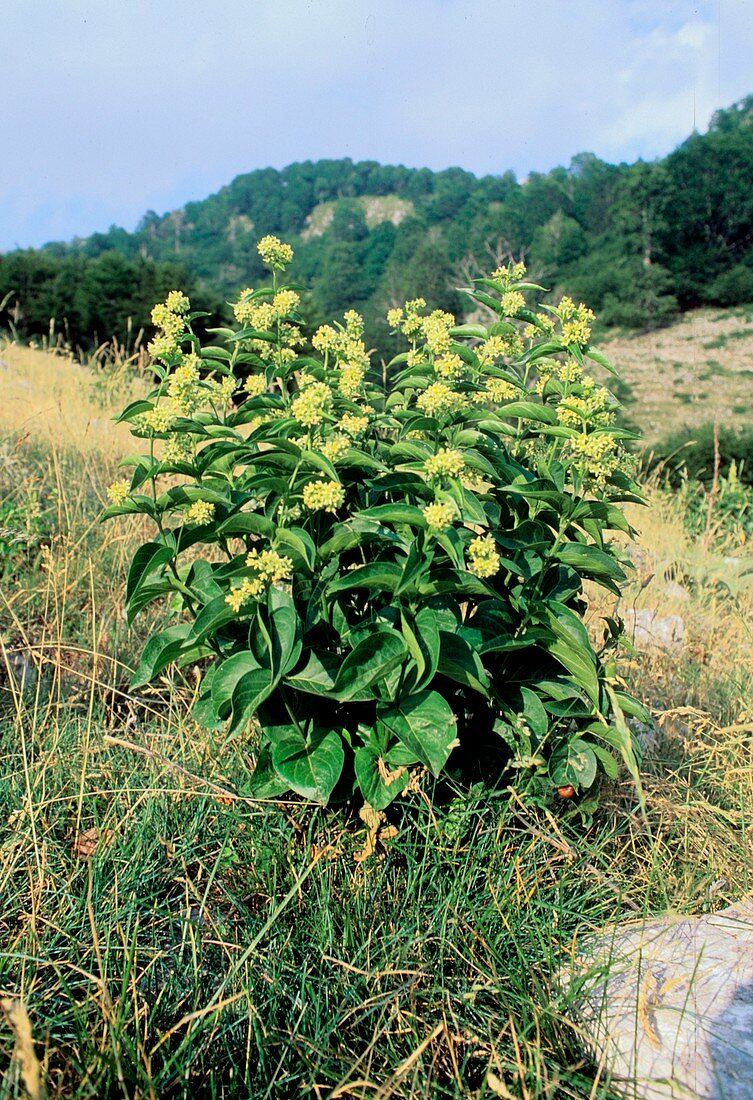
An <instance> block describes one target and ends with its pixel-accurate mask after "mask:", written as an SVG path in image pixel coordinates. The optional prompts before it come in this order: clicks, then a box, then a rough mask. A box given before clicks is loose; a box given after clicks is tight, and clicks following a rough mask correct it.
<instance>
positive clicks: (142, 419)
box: [134, 402, 176, 432]
mask: <svg viewBox="0 0 753 1100" xmlns="http://www.w3.org/2000/svg"><path fill="white" fill-rule="evenodd" d="M175 416H176V413H175V411H174V409H173V408H172V403H171V402H166V403H164V404H162V405H155V406H154V408H153V409H149V410H148V412H145V413H142V414H141V415H140V416H138V417H136V419H135V420H134V427H136V428H139V429H141V431H147V432H167V431H169V430H170V428H172V426H173V423H174V421H175Z"/></svg>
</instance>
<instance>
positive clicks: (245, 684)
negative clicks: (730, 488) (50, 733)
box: [106, 237, 639, 810]
mask: <svg viewBox="0 0 753 1100" xmlns="http://www.w3.org/2000/svg"><path fill="white" fill-rule="evenodd" d="M356 245H357V242H346V241H340V242H335V243H334V244H331V245H330V246H329V247H330V248H336V249H349V248H351V247H355V246H356ZM259 251H260V253H261V254H262V255H263V256H264V257H265V260H266V262H268V264H269V266H270V267H271V269H272V271H273V278H274V286H273V287H272V288H264V289H257V290H256V291H255V292H247V293H246V294H244V295H243V296H242V297H241V299H240V300H239V301H238V302H237V303H235V304H234V305H233V312H234V315H235V318H236V321H237V322H238V324H240V325H241V329H240V330H239V331H233V330H232V329H221V330H217V331H216V332H215V333H213V343H212V345H211V346H209V347H206V346H205V347H202V345H201V343H200V341H199V340H198V339H197V338H196V336H195V334H194V332H193V330H192V322H193V320H194V315H193V314H188V312H187V311H188V310H189V308H190V305H189V302H188V299H187V298H185V296H183V295H181V294H179V293H178V292H173V293H172V294H170V295H168V298H167V301H166V302H165V304H164V305H160V306H158V307H156V308H155V311H154V315H155V317H156V318H159V319H160V324H161V326H162V329H163V332H162V335H161V337H160V338H159V339H160V342H161V345H160V346H161V349H162V350H160V352H159V353H158V358H159V360H161V361H160V362H158V363H156V364H155V367H154V369H155V373H156V374H157V376H158V385H157V386H156V388H155V389H154V390H153V391H152V393H151V394H149V396H148V398H147V399H144V400H140V401H136V402H134V403H133V404H132V405H131V406H129V407H128V408H126V409H125V410H124V412H123V413H122V414H121V417H120V419H121V420H123V421H125V422H128V423H130V424H131V425H132V430H133V431H134V434H135V435H137V436H138V437H141V438H144V439H150V440H151V441H152V443H151V446H150V451H149V454H142V455H137V456H133V457H131V458H129V459H128V465H129V466H132V467H133V474H132V477H131V479H130V481H128V480H125V481H123V482H122V483H120V484H117V485H115V486H112V487H111V494H110V496H111V500H112V502H113V503H112V506H111V507H110V508H109V509H108V510H107V512H106V516H108V517H109V516H121V515H123V514H129V513H134V512H140V513H143V514H144V515H146V516H148V517H149V518H150V519H152V520H153V521H154V522H155V525H156V529H155V531H154V535H153V538H152V540H150V541H149V542H147V543H145V544H144V545H142V546H141V547H140V549H139V550H138V551H137V552H136V553H135V555H134V556H133V559H132V562H131V567H130V571H129V574H128V582H127V587H126V610H127V613H128V618H129V621H133V619H134V618H135V617H136V615H137V614H138V613H139V612H140V611H142V610H143V608H145V607H146V606H147V605H149V604H150V603H152V602H153V601H155V600H160V601H163V600H164V597H165V596H170V597H171V604H170V606H171V609H172V610H173V612H174V613H175V618H174V620H173V623H172V625H170V626H168V627H167V628H166V629H163V630H161V631H160V632H159V633H156V634H154V635H153V636H152V637H151V638H150V639H149V640H148V641H147V643H146V646H145V648H144V651H143V654H142V657H141V661H140V663H139V667H138V668H137V670H136V674H135V678H134V681H133V686H134V687H135V688H141V687H143V686H144V685H145V684H147V683H148V682H149V681H151V680H154V679H155V678H156V677H158V676H160V675H161V674H162V673H163V672H165V670H166V669H167V668H168V666H170V665H172V664H177V665H178V666H179V667H183V666H185V665H187V664H191V663H194V662H196V661H199V660H202V659H203V658H211V659H212V663H211V665H210V666H209V667H208V669H207V673H206V676H205V678H204V681H203V684H202V688H201V693H200V695H199V698H198V701H197V708H198V710H197V712H196V713H197V716H199V717H200V719H201V720H202V721H205V722H207V724H208V725H209V726H210V728H213V729H216V728H218V727H219V726H223V725H227V735H228V738H229V739H230V740H234V739H236V738H238V737H241V738H242V737H244V736H245V737H248V734H249V731H250V729H251V728H252V725H251V724H252V722H253V721H254V720H257V721H258V724H259V728H260V732H261V739H260V742H259V746H258V747H259V757H258V762H257V766H256V770H255V771H254V774H253V784H254V790H255V791H256V792H257V793H258V794H259V795H260V796H262V797H276V796H278V795H280V794H282V793H284V792H285V791H287V790H291V789H292V790H293V791H294V792H295V793H296V794H298V795H300V796H301V797H303V798H305V799H307V800H309V801H313V802H319V803H326V802H327V801H328V800H329V799H330V798H334V799H339V798H342V797H345V798H347V797H349V796H350V795H351V794H352V793H353V792H354V791H360V795H361V796H362V797H364V798H365V799H367V800H368V801H369V802H370V803H371V805H372V806H373V807H374V808H375V809H376V810H382V809H384V808H386V807H387V806H388V805H389V804H390V803H391V802H392V801H393V800H394V799H395V798H396V797H398V796H399V795H400V794H401V793H402V792H403V790H404V788H405V787H406V785H407V784H408V783H409V781H410V776H411V774H413V772H415V770H416V769H418V770H419V771H420V770H421V769H428V771H429V772H430V773H431V774H432V775H434V776H435V777H438V776H439V775H440V774H441V773H443V772H444V771H446V770H447V769H448V768H449V769H453V768H459V769H461V770H462V771H463V772H464V773H465V774H466V775H467V774H468V773H469V772H471V773H473V772H474V771H475V772H476V773H480V774H481V775H483V776H484V777H485V778H489V777H491V776H494V775H496V776H497V777H498V776H500V775H501V774H502V771H503V769H504V768H505V767H506V766H507V765H508V764H510V765H511V768H512V769H513V770H512V771H511V772H510V773H509V776H510V781H512V782H515V783H516V784H518V783H521V782H523V783H526V784H527V783H528V782H529V781H530V782H531V783H533V784H534V785H538V786H540V787H541V789H542V790H543V791H546V790H548V791H549V792H551V790H552V787H559V786H572V787H573V788H574V789H577V790H580V791H585V790H587V789H588V788H590V787H591V786H592V785H593V783H594V781H595V779H596V776H597V772H598V771H599V770H604V771H605V772H606V774H607V775H609V776H612V775H613V774H616V770H617V763H616V759H615V757H614V756H613V755H610V750H616V753H617V756H621V757H622V758H623V760H624V761H625V763H626V764H627V766H628V767H629V768H630V769H631V772H632V773H633V775H636V765H635V758H634V755H633V752H634V749H633V743H632V737H631V734H630V732H629V730H628V728H627V726H626V725H625V720H624V717H623V709H625V710H627V712H628V713H634V712H635V711H634V706H635V704H634V703H633V702H632V701H631V700H630V699H629V698H628V697H626V696H623V695H621V694H618V693H617V692H616V690H615V681H614V679H613V676H612V674H611V673H610V672H609V670H608V668H607V665H606V664H605V663H604V662H602V660H601V657H600V655H599V654H597V652H596V651H595V650H594V648H593V645H592V642H591V640H590V638H589V635H588V633H587V631H586V629H585V626H584V625H583V621H582V615H583V611H584V609H585V603H584V588H583V582H584V580H585V579H590V580H593V581H595V582H596V583H598V584H601V585H602V586H604V587H605V588H607V589H608V590H609V591H611V592H613V593H615V594H619V592H620V584H621V583H622V582H623V581H624V580H625V575H624V573H623V571H622V568H621V566H620V564H619V561H618V555H617V552H616V550H615V549H614V547H613V546H612V543H611V541H610V539H609V537H608V535H609V532H611V531H614V530H621V531H623V532H625V533H630V528H629V525H628V524H627V522H626V520H625V518H624V516H623V514H622V512H621V511H620V508H619V503H621V502H623V501H625V500H636V499H639V498H638V497H637V496H636V493H637V489H636V486H635V485H634V483H633V482H632V480H631V478H630V476H629V472H628V471H629V467H630V463H627V465H623V463H625V460H626V456H625V453H624V450H623V449H622V446H621V441H622V440H623V439H625V438H626V437H627V436H628V435H629V433H627V432H625V431H624V429H618V428H616V427H615V425H614V413H613V409H614V407H615V404H616V402H615V400H614V398H613V397H612V396H611V395H610V394H609V393H608V391H606V390H605V389H604V388H603V387H599V386H597V384H596V383H595V382H594V380H593V379H592V378H591V377H590V376H589V375H588V374H587V373H585V369H584V368H585V365H586V359H587V358H590V359H592V360H595V361H596V362H598V363H600V364H601V365H603V366H605V367H607V368H608V369H611V368H609V364H608V363H607V362H606V360H605V359H604V357H603V356H601V355H600V354H599V353H598V351H596V350H595V349H594V348H592V347H591V345H590V342H589V334H590V322H591V320H592V319H593V314H591V313H590V312H589V311H588V310H587V309H586V308H585V307H583V306H576V305H575V304H574V303H573V302H572V301H568V302H566V301H565V300H563V302H562V303H561V305H560V307H559V308H557V309H552V310H550V311H549V313H541V314H535V313H534V312H532V311H531V309H530V308H526V306H525V297H524V292H531V291H536V290H539V289H540V288H539V287H537V286H536V285H535V284H529V283H525V282H523V281H522V278H523V275H524V269H523V268H522V265H511V266H510V267H508V268H506V269H504V270H501V271H498V272H497V274H496V276H495V277H494V278H493V279H478V280H475V290H474V291H473V292H472V298H473V299H474V300H475V302H476V303H477V304H479V305H484V306H485V307H486V308H487V309H489V310H494V311H495V313H496V314H497V319H496V322H495V323H494V325H493V326H491V328H486V327H485V326H482V325H478V324H475V325H461V326H458V325H456V323H455V319H454V317H453V316H452V315H451V314H449V313H447V312H443V311H442V310H434V311H432V312H427V311H426V304H425V300H424V297H423V296H421V295H420V290H421V284H420V283H416V284H415V291H414V292H415V293H416V294H417V298H416V299H415V300H412V301H410V302H408V303H406V304H405V307H404V308H397V309H395V310H394V311H391V312H390V315H389V318H388V320H389V323H390V326H391V328H392V329H393V331H395V332H396V333H399V334H400V335H401V336H402V338H403V343H404V344H405V343H407V344H408V345H409V348H410V350H405V351H403V352H401V353H400V354H398V355H397V356H396V357H395V359H394V360H393V361H392V362H391V363H390V364H389V367H388V369H387V371H386V372H384V374H382V376H381V377H380V373H378V372H375V371H373V370H372V369H371V364H370V356H369V353H368V352H367V350H366V348H365V346H364V343H363V325H362V321H361V319H360V318H359V316H358V315H357V314H355V313H354V312H352V311H351V312H350V313H349V314H346V317H345V324H344V325H342V324H336V325H335V326H334V327H332V326H323V327H322V328H321V329H320V330H318V331H317V332H316V333H315V334H314V336H313V339H312V341H311V343H312V349H313V350H312V353H311V354H305V355H301V354H300V351H298V350H296V349H299V348H300V346H301V332H300V328H299V325H300V324H301V323H302V318H301V316H300V314H299V312H298V308H299V304H300V297H299V294H298V291H297V290H294V289H293V288H292V287H290V286H287V287H285V286H283V287H280V286H279V284H278V282H277V279H278V276H279V272H280V271H282V270H283V269H284V267H286V266H287V265H288V264H290V263H292V261H293V252H292V250H291V249H290V247H289V246H287V245H284V244H282V243H281V242H280V241H279V240H278V239H277V238H275V237H267V238H265V239H264V240H262V241H261V242H260V243H259ZM414 262H415V263H416V269H415V272H414V277H415V278H416V279H418V278H419V277H420V275H421V274H422V273H423V274H424V275H425V277H429V276H430V275H431V273H432V271H433V270H434V266H435V265H434V263H433V262H432V257H431V255H430V254H429V253H419V254H418V258H414ZM438 262H439V260H438V259H437V260H436V263H438ZM357 274H358V270H357V268H355V269H354V278H355V277H356V276H357ZM439 290H440V287H439V286H437V291H436V293H439ZM189 349H190V350H189ZM240 366H242V367H243V372H244V381H243V386H244V387H245V391H246V392H245V394H240V393H239V392H238V391H239V390H240V386H239V385H238V382H237V379H236V375H235V374H234V372H235V371H236V370H237V369H238V367H240ZM249 372H250V373H249ZM385 375H386V377H385ZM232 395H235V401H234V402H233V403H231V402H230V401H229V399H230V397H231V396H232ZM244 428H247V429H248V430H247V431H242V430H241V429H244ZM156 439H159V440H166V446H167V448H169V450H166V451H165V452H163V453H164V454H165V456H166V457H165V458H161V457H160V452H159V451H155V449H154V448H155V440H156ZM157 446H158V447H161V446H162V444H161V443H160V444H157ZM166 475H167V476H168V477H170V480H171V481H174V475H178V476H179V477H180V478H182V479H183V481H182V484H171V486H170V487H169V488H167V489H166V490H163V486H164V478H165V476H166ZM201 546H204V547H207V548H208V551H207V554H208V556H207V557H201V556H200V555H199V554H198V553H197V551H199V548H200V547H201ZM189 549H190V550H191V555H190V560H186V558H185V551H186V550H189ZM181 612H183V613H184V614H182V615H181V614H180V613H181ZM456 749H460V752H459V753H457V752H455V750H456Z"/></svg>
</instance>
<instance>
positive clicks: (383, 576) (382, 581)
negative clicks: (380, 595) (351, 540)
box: [329, 561, 403, 593]
mask: <svg viewBox="0 0 753 1100" xmlns="http://www.w3.org/2000/svg"><path fill="white" fill-rule="evenodd" d="M402 573H403V571H402V569H401V567H400V566H399V565H397V564H396V563H395V562H391V561H375V562H372V563H371V564H370V565H361V566H359V568H358V569H351V570H350V571H349V572H347V573H345V574H344V575H343V576H342V577H339V578H338V579H337V580H335V581H333V582H332V583H331V584H330V586H329V592H330V593H335V592H347V591H348V590H349V589H351V588H376V589H379V590H380V591H382V592H394V591H395V589H396V588H397V585H398V582H399V581H400V578H401V576H402Z"/></svg>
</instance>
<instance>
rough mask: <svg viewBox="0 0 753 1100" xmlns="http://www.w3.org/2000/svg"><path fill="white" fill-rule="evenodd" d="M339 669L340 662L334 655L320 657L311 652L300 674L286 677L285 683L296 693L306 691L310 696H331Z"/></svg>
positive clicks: (325, 654)
mask: <svg viewBox="0 0 753 1100" xmlns="http://www.w3.org/2000/svg"><path fill="white" fill-rule="evenodd" d="M339 667H340V660H339V658H338V657H335V656H334V654H332V653H322V654H321V655H318V654H316V653H314V651H313V650H311V652H310V654H309V659H308V661H307V662H306V664H305V665H304V667H303V668H302V669H301V670H300V672H296V673H294V674H293V675H292V676H286V677H285V683H286V685H287V686H289V687H292V688H295V690H296V691H305V692H307V693H309V694H310V695H331V694H332V692H333V690H334V687H335V679H336V678H337V670H338V669H339Z"/></svg>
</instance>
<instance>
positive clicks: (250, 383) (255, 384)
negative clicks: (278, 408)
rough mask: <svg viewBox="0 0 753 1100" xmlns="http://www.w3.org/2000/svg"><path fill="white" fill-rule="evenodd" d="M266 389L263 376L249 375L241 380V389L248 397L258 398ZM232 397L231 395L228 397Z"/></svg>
mask: <svg viewBox="0 0 753 1100" xmlns="http://www.w3.org/2000/svg"><path fill="white" fill-rule="evenodd" d="M266 388H267V380H266V378H265V377H264V375H263V374H249V376H248V377H247V378H244V380H243V389H244V390H245V391H246V394H247V395H248V396H249V397H258V396H259V394H260V393H264V391H265V390H266ZM230 396H231V397H232V394H231V395H230Z"/></svg>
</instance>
